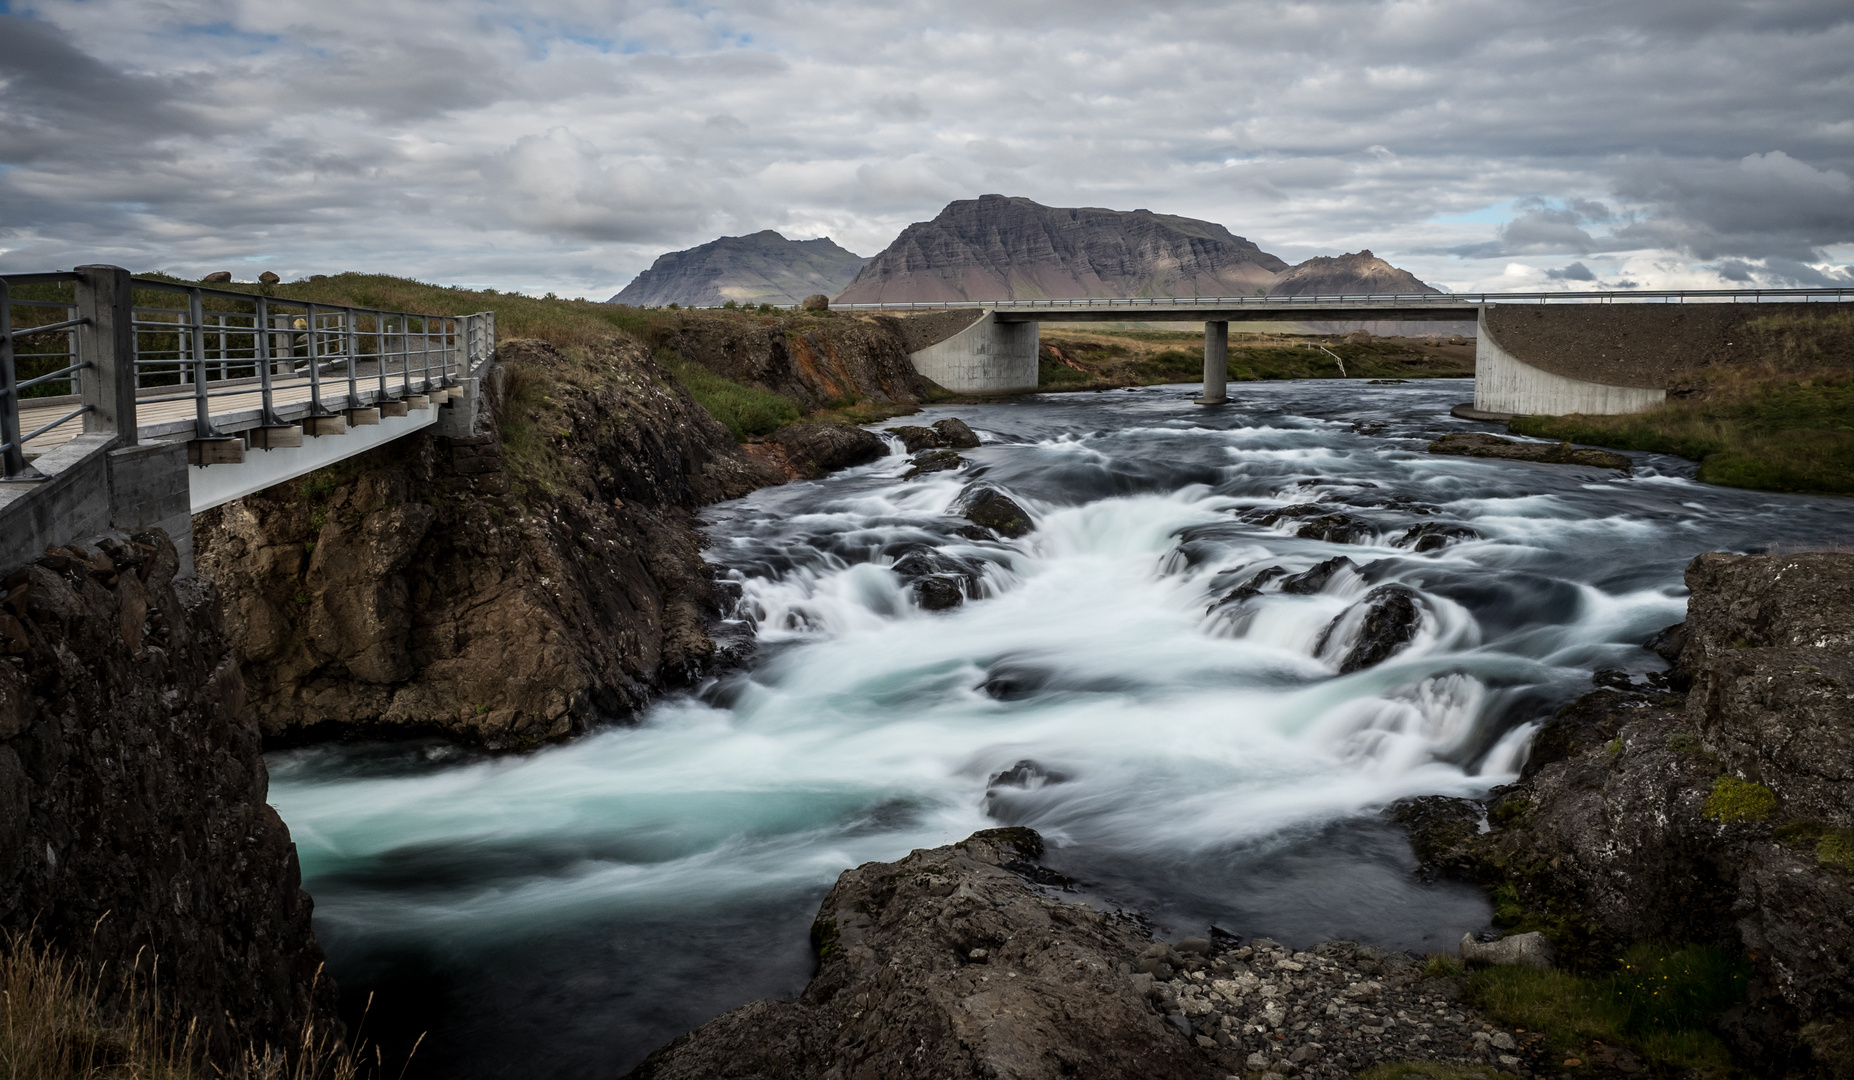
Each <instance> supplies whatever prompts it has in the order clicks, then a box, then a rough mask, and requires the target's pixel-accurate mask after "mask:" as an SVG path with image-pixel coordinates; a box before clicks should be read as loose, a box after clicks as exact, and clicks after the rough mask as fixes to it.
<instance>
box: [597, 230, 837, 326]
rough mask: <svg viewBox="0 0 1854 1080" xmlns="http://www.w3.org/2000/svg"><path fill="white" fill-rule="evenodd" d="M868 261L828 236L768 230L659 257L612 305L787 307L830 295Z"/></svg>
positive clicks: (611, 301) (726, 238)
mask: <svg viewBox="0 0 1854 1080" xmlns="http://www.w3.org/2000/svg"><path fill="white" fill-rule="evenodd" d="M865 261H867V260H865V259H864V258H863V257H862V256H861V255H857V254H855V253H853V252H849V251H845V250H844V249H843V248H841V247H838V246H837V244H836V243H835V242H834V241H832V240H831V238H830V237H828V236H820V237H818V238H817V239H816V240H787V239H786V238H785V237H784V236H781V235H780V234H779V233H776V232H774V231H772V230H771V229H766V230H764V231H762V232H756V233H754V234H752V235H750V236H723V237H721V238H720V239H719V240H710V241H709V242H708V243H706V244H700V245H698V246H696V247H692V248H688V249H686V250H684V251H672V252H669V253H668V254H666V255H659V256H658V257H657V261H656V262H654V263H652V264H651V265H650V269H648V270H646V271H644V272H643V273H641V274H639V275H637V277H636V278H635V279H633V280H632V282H631V283H630V284H629V285H626V286H625V287H624V291H622V292H620V293H619V294H618V295H617V296H614V297H612V298H611V300H610V303H614V304H630V305H631V306H633V307H663V306H666V305H668V304H681V305H682V306H684V307H714V306H718V305H720V304H723V303H726V302H727V301H729V300H733V301H735V302H736V303H740V304H762V303H764V304H775V305H778V306H780V307H789V306H791V305H793V304H796V303H798V302H799V301H801V300H803V299H804V298H805V297H807V296H811V295H813V294H815V293H822V294H824V295H825V296H834V295H836V294H837V293H838V292H839V291H840V290H842V289H843V287H844V286H845V285H847V284H849V282H850V281H851V280H853V279H854V278H855V277H856V274H857V271H859V270H861V269H862V267H863V263H864V262H865Z"/></svg>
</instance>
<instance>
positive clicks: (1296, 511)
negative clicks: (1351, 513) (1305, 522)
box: [1241, 503, 1332, 525]
mask: <svg viewBox="0 0 1854 1080" xmlns="http://www.w3.org/2000/svg"><path fill="white" fill-rule="evenodd" d="M1330 513H1332V511H1331V510H1330V509H1328V508H1327V507H1324V506H1321V505H1320V504H1319V503H1295V504H1293V505H1292V506H1258V507H1255V508H1254V509H1251V510H1245V511H1243V512H1242V514H1241V517H1242V519H1243V520H1244V521H1253V522H1255V523H1256V524H1258V525H1275V524H1278V523H1279V522H1283V521H1288V520H1291V519H1294V518H1309V517H1321V516H1323V515H1326V514H1330Z"/></svg>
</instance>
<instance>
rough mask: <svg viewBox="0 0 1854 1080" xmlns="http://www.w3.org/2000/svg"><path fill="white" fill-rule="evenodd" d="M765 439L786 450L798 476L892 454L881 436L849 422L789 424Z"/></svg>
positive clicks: (821, 473)
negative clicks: (853, 425) (852, 425)
mask: <svg viewBox="0 0 1854 1080" xmlns="http://www.w3.org/2000/svg"><path fill="white" fill-rule="evenodd" d="M765 441H766V442H767V443H769V444H771V445H773V446H776V447H778V448H779V449H780V450H781V451H782V452H783V453H784V456H785V462H786V464H787V466H788V467H789V468H790V469H791V470H792V471H793V472H794V473H795V474H796V475H798V476H801V477H804V478H805V479H808V480H815V479H817V478H818V477H820V476H824V475H826V474H828V473H832V472H835V471H836V470H838V469H848V468H852V467H854V466H857V465H867V464H869V463H870V462H872V461H875V460H876V459H877V458H882V457H886V456H888V444H887V443H886V442H883V441H882V437H881V436H880V435H876V434H875V433H873V432H869V431H864V430H863V429H862V428H859V427H851V426H850V425H848V424H817V423H804V424H787V425H786V426H785V427H782V428H780V429H779V430H777V431H775V432H773V433H772V434H770V435H768V436H766V440H765Z"/></svg>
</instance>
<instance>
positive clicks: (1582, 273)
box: [1545, 262, 1597, 281]
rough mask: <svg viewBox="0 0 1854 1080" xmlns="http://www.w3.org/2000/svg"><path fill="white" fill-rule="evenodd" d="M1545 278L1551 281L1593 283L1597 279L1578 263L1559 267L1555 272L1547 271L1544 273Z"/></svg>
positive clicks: (1586, 267) (1588, 269)
mask: <svg viewBox="0 0 1854 1080" xmlns="http://www.w3.org/2000/svg"><path fill="white" fill-rule="evenodd" d="M1545 276H1546V277H1548V278H1551V279H1552V280H1553V281H1595V280H1596V279H1597V276H1596V274H1594V273H1592V272H1591V270H1590V268H1589V267H1588V266H1585V265H1584V264H1583V263H1580V262H1574V263H1572V264H1571V265H1569V266H1563V267H1559V268H1558V269H1556V270H1547V271H1545Z"/></svg>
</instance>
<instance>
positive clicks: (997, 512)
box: [962, 487, 1036, 539]
mask: <svg viewBox="0 0 1854 1080" xmlns="http://www.w3.org/2000/svg"><path fill="white" fill-rule="evenodd" d="M962 501H963V503H964V511H963V512H964V514H965V516H966V520H968V521H971V522H973V523H975V524H978V525H983V526H985V527H986V528H987V529H990V530H992V531H993V532H995V533H997V534H998V535H1000V536H1008V537H1011V538H1013V539H1015V538H1016V537H1019V536H1022V535H1023V534H1025V533H1027V532H1029V531H1030V530H1031V529H1034V528H1036V522H1034V521H1032V520H1031V518H1030V512H1029V511H1028V510H1025V509H1024V508H1023V507H1021V506H1019V505H1017V503H1016V502H1015V501H1014V500H1012V499H1011V497H1010V496H1008V495H1006V494H1005V493H1004V492H1002V491H999V490H998V489H997V488H989V487H987V488H979V489H977V490H976V491H972V492H970V493H969V494H967V495H966V496H965V497H964V499H963V500H962Z"/></svg>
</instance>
